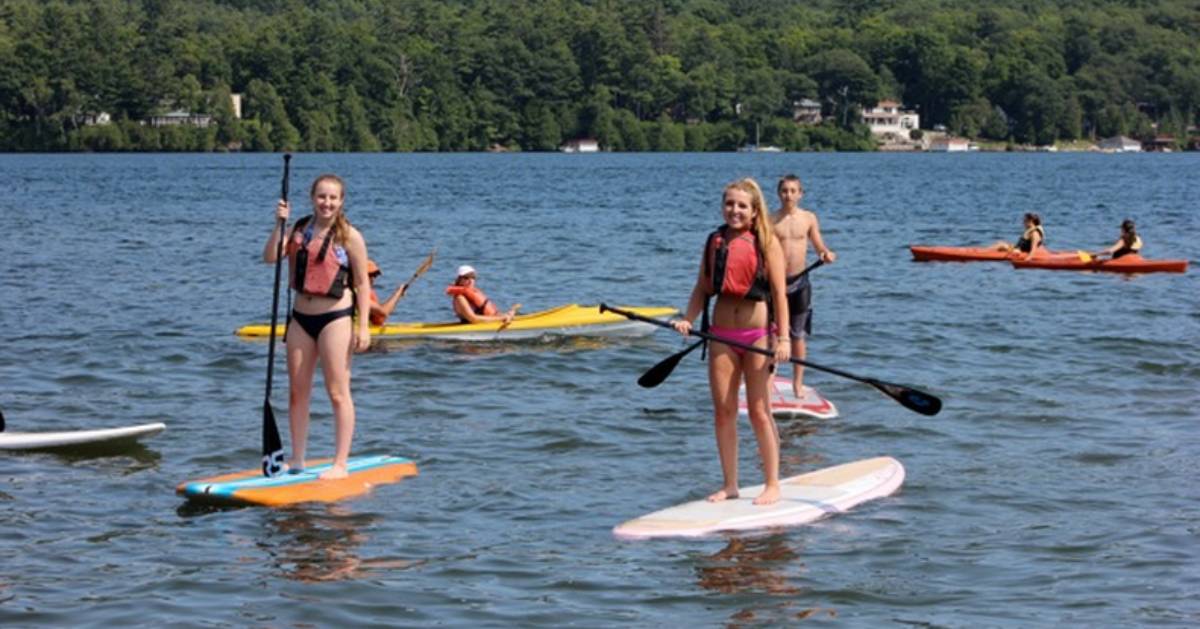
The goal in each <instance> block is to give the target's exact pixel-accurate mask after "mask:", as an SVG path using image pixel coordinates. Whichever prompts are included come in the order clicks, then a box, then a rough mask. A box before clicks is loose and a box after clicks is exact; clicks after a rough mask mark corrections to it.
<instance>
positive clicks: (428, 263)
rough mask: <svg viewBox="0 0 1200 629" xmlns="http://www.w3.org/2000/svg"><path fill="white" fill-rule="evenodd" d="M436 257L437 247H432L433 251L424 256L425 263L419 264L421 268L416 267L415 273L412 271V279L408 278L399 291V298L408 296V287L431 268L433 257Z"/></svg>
mask: <svg viewBox="0 0 1200 629" xmlns="http://www.w3.org/2000/svg"><path fill="white" fill-rule="evenodd" d="M436 255H437V247H434V248H433V251H430V252H429V255H428V256H425V261H424V262H422V263H421V266H419V267H417V270H416V271H413V274H412V277H410V278H408V281H407V282H405V283H404V285H403V286H402V287H401V290H400V296H401V297H403V296H404V295H406V294H408V287H409V286H412V283H413V282H415V281H417V278H418V277H421V276H422V275H425V271H428V270H429V267H431V266H433V257H434V256H436Z"/></svg>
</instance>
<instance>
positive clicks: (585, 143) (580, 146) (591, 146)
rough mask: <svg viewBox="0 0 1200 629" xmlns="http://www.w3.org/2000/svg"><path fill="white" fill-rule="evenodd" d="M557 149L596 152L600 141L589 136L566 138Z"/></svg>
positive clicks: (571, 151)
mask: <svg viewBox="0 0 1200 629" xmlns="http://www.w3.org/2000/svg"><path fill="white" fill-rule="evenodd" d="M558 150H560V151H562V152H564V153H597V152H599V151H600V143H599V142H597V141H595V140H593V139H591V138H580V139H578V140H567V141H566V142H563V145H562V146H560V147H558Z"/></svg>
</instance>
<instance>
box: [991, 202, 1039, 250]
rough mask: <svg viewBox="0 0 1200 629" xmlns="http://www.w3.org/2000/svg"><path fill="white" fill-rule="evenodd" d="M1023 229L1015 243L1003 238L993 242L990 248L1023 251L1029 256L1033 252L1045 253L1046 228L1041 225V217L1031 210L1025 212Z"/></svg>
mask: <svg viewBox="0 0 1200 629" xmlns="http://www.w3.org/2000/svg"><path fill="white" fill-rule="evenodd" d="M1024 224H1025V231H1024V232H1022V233H1021V237H1020V238H1019V239H1017V242H1016V243H1015V244H1009V243H1007V242H1005V241H1003V240H1001V241H999V242H996V243H994V244H993V245H992V246H991V247H990V248H991V249H995V250H996V251H1008V252H1010V253H1023V254H1025V256H1026V257H1031V256H1033V254H1035V253H1045V248H1046V230H1045V229H1044V228H1043V227H1042V217H1040V216H1038V215H1037V214H1034V213H1033V212H1026V213H1025V217H1024Z"/></svg>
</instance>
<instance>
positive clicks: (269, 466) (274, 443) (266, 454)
mask: <svg viewBox="0 0 1200 629" xmlns="http://www.w3.org/2000/svg"><path fill="white" fill-rule="evenodd" d="M291 163H292V154H291V153H284V154H283V194H282V195H281V196H280V198H281V199H283V200H284V201H287V198H288V174H289V172H290V171H291ZM286 226H287V221H286V220H284V219H282V218H281V219H279V221H278V226H277V228H278V229H279V246H278V248H277V249H276V250H275V294H274V296H273V297H272V298H271V341H270V342H269V343H268V344H267V394H266V396H265V397H264V398H263V425H262V452H263V457H262V472H263V476H266V477H268V478H270V477H272V476H278V475H279V473H280V472H282V471H283V441H282V440H280V438H279V427H278V426H277V425H275V411H273V410H271V378H272V376H273V375H274V374H275V324H276V323H277V322H278V321H279V276H280V273H281V271H282V269H283V237H284V234H285V233H286Z"/></svg>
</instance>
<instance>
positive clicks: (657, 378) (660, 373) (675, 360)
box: [601, 260, 825, 389]
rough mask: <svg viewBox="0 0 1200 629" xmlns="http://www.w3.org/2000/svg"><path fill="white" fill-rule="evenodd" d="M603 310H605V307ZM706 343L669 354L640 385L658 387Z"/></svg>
mask: <svg viewBox="0 0 1200 629" xmlns="http://www.w3.org/2000/svg"><path fill="white" fill-rule="evenodd" d="M822 264H825V261H824V260H817V261H816V262H813V263H812V264H810V265H809V266H808V268H807V269H804V270H803V271H800V275H797V276H796V278H797V279H798V278H799V277H800V276H801V275H808V272H809V271H811V270H813V269H815V268H817V267H819V266H821V265H822ZM601 310H603V308H602V309H601ZM614 312H616V311H614ZM704 343H705V341H704V340H703V339H701V340H699V341H697V342H696V343H695V344H693V345H691V346H690V347H687V348H685V349H684V350H682V351H679V352H675V353H674V354H671V355H670V356H667V357H666V358H664V359H663V360H662V361H661V362H659V363H658V364H657V365H654V366H653V367H651V368H649V369H647V370H646V373H644V374H642V377H641V378H638V381H637V382H638V385H640V386H641V387H642V388H645V389H652V388H654V387H657V386H658V385H660V384H662V383H663V381H664V380H666V379H667V378H668V377H670V375H671V372H672V371H675V366H676V365H678V364H679V361H681V360H683V357H684V356H687V355H688V354H690V353H692V350H694V349H696V348H697V347H700V346H701V345H703V344H704Z"/></svg>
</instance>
